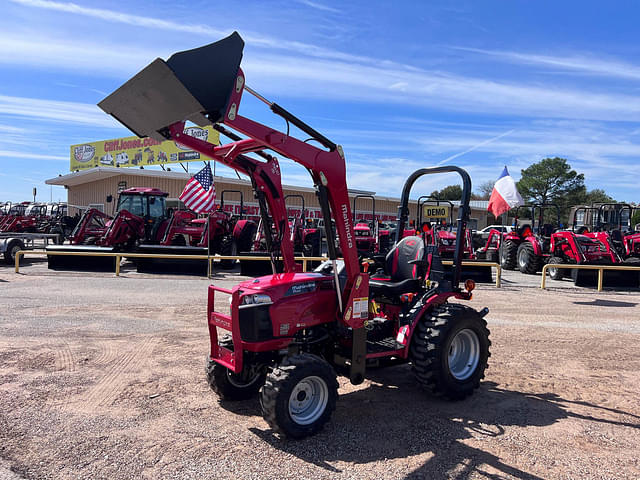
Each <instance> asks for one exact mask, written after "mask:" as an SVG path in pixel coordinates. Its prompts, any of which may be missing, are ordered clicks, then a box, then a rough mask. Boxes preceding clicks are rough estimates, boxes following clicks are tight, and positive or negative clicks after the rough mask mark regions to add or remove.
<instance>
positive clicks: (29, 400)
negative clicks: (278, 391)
mask: <svg viewBox="0 0 640 480" xmlns="http://www.w3.org/2000/svg"><path fill="white" fill-rule="evenodd" d="M22 272H23V274H20V275H16V274H14V273H13V270H12V269H10V268H8V267H0V305H2V309H0V329H1V330H0V331H2V336H1V337H0V479H2V480H4V479H5V478H6V479H15V478H21V477H26V478H110V479H120V478H123V479H124V478H127V479H128V478H225V479H226V478H229V479H231V478H243V479H252V478H256V479H264V478H283V479H285V478H291V479H293V478H295V479H301V478H313V479H347V478H358V479H362V478H376V479H387V478H389V479H396V478H409V479H419V478H424V479H432V478H456V479H462V478H464V479H467V478H469V479H476V478H483V479H484V478H486V479H498V478H525V479H537V478H545V479H574V478H575V479H591V478H593V479H601V478H611V479H613V478H616V479H619V478H629V479H637V478H640V458H639V456H638V446H639V445H640V403H639V402H638V398H640V374H639V373H638V371H639V370H640V360H639V359H638V355H637V352H638V350H639V349H640V306H639V305H638V303H639V300H640V296H639V295H638V293H637V292H622V293H616V292H604V293H600V294H598V293H595V292H593V291H588V290H584V289H575V288H573V286H572V284H571V283H570V282H561V283H558V284H556V283H554V284H553V285H554V287H553V288H551V289H550V290H547V291H541V290H540V289H539V288H536V286H537V285H538V281H539V278H538V279H537V280H535V279H534V278H533V277H524V276H521V275H520V274H515V273H512V272H508V273H507V274H506V275H505V282H504V288H502V289H495V288H494V287H491V286H480V287H479V288H478V289H477V290H476V293H475V295H474V300H473V302H472V304H473V305H474V306H475V308H478V309H479V308H481V307H483V306H485V305H486V306H488V307H489V308H490V309H491V313H490V314H489V315H488V317H487V319H488V322H489V328H490V329H491V339H492V342H493V346H492V356H491V358H490V368H489V370H488V371H487V376H486V379H485V381H484V382H483V383H482V386H481V388H480V390H479V391H478V392H477V393H476V394H475V395H473V396H472V397H471V398H469V399H467V400H465V401H462V402H454V403H451V402H446V401H444V400H441V399H438V398H434V397H431V396H429V395H427V394H425V393H423V392H422V391H420V389H419V388H418V387H417V385H416V384H415V382H414V380H413V377H412V375H411V372H410V369H409V368H408V367H407V366H400V367H393V368H390V369H385V370H377V371H371V372H370V378H369V379H368V380H367V381H365V383H363V384H362V385H359V386H357V387H354V386H352V385H350V384H349V383H348V382H347V381H345V380H344V379H341V381H340V384H341V388H340V399H339V401H338V407H337V409H336V412H335V413H334V415H333V418H332V420H331V422H330V423H329V424H328V425H327V426H326V427H325V429H324V430H323V431H322V432H321V433H320V434H319V435H317V436H315V437H313V438H309V439H305V440H302V441H287V440H283V439H281V438H279V437H278V436H276V435H274V434H273V433H272V432H271V431H270V430H269V428H268V426H267V424H266V423H265V422H264V421H263V419H262V417H261V415H260V407H259V405H258V402H257V400H252V401H244V402H238V403H229V404H227V403H223V404H221V403H219V402H218V401H217V397H216V396H215V394H214V393H213V392H211V391H210V390H209V388H208V386H207V385H206V382H205V380H204V372H203V364H204V356H205V354H206V352H207V350H208V334H207V329H206V325H205V308H206V293H205V292H206V286H207V284H208V283H209V280H207V279H206V278H197V277H195V278H194V277H185V276H168V275H142V274H136V273H134V272H132V271H130V270H129V271H128V270H127V269H125V270H124V273H123V277H122V278H114V277H113V275H112V274H95V273H94V274H82V273H72V272H56V273H54V272H49V271H47V270H46V265H45V264H44V263H41V262H37V261H36V262H32V263H30V264H28V265H27V266H25V267H24V268H23V269H22ZM521 277H522V278H521ZM240 278H242V277H239V276H238V274H237V273H232V274H227V275H220V276H218V277H216V278H214V280H213V281H214V282H215V283H216V284H219V285H221V286H227V287H228V286H230V285H232V284H234V283H236V282H237V281H238V280H239V279H240ZM222 301H223V300H222Z"/></svg>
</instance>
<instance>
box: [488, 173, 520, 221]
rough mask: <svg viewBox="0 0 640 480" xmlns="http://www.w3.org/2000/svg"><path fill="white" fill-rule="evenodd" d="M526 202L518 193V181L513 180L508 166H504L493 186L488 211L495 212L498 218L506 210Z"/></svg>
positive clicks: (494, 214)
mask: <svg viewBox="0 0 640 480" xmlns="http://www.w3.org/2000/svg"><path fill="white" fill-rule="evenodd" d="M522 204H524V200H523V199H522V197H521V196H520V194H519V193H518V189H517V188H516V182H514V181H513V178H511V175H509V171H508V170H507V167H504V170H503V171H502V174H501V175H500V178H498V181H497V182H496V184H495V185H494V186H493V192H491V198H490V199H489V208H487V210H488V211H490V212H491V213H493V216H494V217H496V218H498V217H499V216H500V215H502V214H503V213H504V212H506V211H508V210H509V209H511V208H513V207H517V206H518V205H522Z"/></svg>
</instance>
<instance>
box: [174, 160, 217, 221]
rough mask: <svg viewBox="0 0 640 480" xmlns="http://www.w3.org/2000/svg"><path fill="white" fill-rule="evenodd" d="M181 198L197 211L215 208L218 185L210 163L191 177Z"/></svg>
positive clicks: (208, 210) (186, 204)
mask: <svg viewBox="0 0 640 480" xmlns="http://www.w3.org/2000/svg"><path fill="white" fill-rule="evenodd" d="M180 200H182V201H183V202H184V204H185V206H186V207H187V208H190V209H191V210H193V211H194V212H196V213H203V212H210V211H211V210H213V206H214V204H215V202H216V186H215V185H214V184H213V175H211V167H210V166H209V164H208V163H207V164H206V165H205V167H204V168H203V169H202V170H200V171H199V172H198V173H196V174H195V175H194V176H193V177H191V180H189V182H188V183H187V185H186V186H185V187H184V190H183V191H182V193H181V194H180Z"/></svg>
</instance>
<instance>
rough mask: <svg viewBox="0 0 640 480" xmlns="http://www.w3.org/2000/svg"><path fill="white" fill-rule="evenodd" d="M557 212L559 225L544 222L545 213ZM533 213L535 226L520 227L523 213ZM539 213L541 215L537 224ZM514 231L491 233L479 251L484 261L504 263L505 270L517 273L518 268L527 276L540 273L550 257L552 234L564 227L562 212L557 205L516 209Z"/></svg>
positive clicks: (532, 222)
mask: <svg viewBox="0 0 640 480" xmlns="http://www.w3.org/2000/svg"><path fill="white" fill-rule="evenodd" d="M551 208H553V209H555V210H556V212H557V224H556V226H555V227H554V226H553V224H550V223H544V211H545V210H547V209H551ZM527 209H528V210H529V211H530V215H531V223H530V224H529V223H523V224H521V225H519V224H518V223H519V214H520V212H522V211H523V210H527ZM536 211H538V212H539V214H538V218H537V221H536V216H535V214H536ZM514 213H515V218H514V220H513V230H512V231H511V232H506V233H503V232H500V231H498V230H495V229H494V230H491V231H490V232H489V237H488V239H487V242H486V244H485V246H484V247H482V248H479V249H477V250H476V252H477V254H478V256H479V257H480V258H485V259H487V260H491V261H495V260H496V257H497V259H498V260H499V261H500V265H501V266H502V268H504V269H507V270H515V269H516V267H518V268H519V269H520V271H521V272H523V273H536V272H537V271H538V270H539V269H540V268H541V267H542V265H543V264H544V261H545V259H546V258H548V257H549V253H548V252H549V246H550V242H551V234H552V233H553V232H554V231H555V230H556V229H558V228H559V227H560V209H559V208H558V206H557V205H555V204H539V203H536V204H532V205H523V206H520V207H516V209H515V210H514Z"/></svg>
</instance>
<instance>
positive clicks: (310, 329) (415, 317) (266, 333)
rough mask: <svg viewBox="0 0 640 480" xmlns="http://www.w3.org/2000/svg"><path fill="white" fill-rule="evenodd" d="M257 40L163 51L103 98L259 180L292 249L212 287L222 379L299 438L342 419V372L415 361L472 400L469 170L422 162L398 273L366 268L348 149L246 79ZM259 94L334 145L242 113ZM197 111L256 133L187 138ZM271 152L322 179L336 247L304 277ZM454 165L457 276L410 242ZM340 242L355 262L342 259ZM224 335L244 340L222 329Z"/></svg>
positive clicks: (274, 248) (215, 383)
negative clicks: (420, 190) (458, 188)
mask: <svg viewBox="0 0 640 480" xmlns="http://www.w3.org/2000/svg"><path fill="white" fill-rule="evenodd" d="M243 47H244V42H243V41H242V39H241V38H240V36H239V35H238V34H237V33H235V32H234V33H233V34H232V35H231V36H229V37H227V38H226V39H223V40H221V41H218V42H216V43H212V44H209V45H205V46H203V47H200V48H197V49H194V50H188V51H184V52H179V53H176V54H174V55H173V56H171V57H170V58H169V59H168V60H167V61H166V62H165V61H163V60H161V59H157V60H155V61H154V62H153V63H151V64H150V65H149V66H147V67H146V68H144V69H143V70H142V71H141V72H139V73H138V74H137V75H135V76H134V77H133V78H132V79H130V80H129V81H127V82H126V83H125V84H124V85H122V86H121V87H120V88H119V89H118V90H116V91H115V92H114V93H112V94H111V95H110V96H108V97H107V98H106V99H104V100H103V101H102V102H101V103H100V104H99V106H100V107H101V108H102V109H103V110H105V111H106V112H107V113H109V114H111V115H113V116H114V118H116V119H117V120H119V121H120V122H122V123H123V124H124V125H126V126H127V127H128V128H130V129H131V130H132V131H133V132H134V133H136V134H137V135H138V136H141V137H144V136H151V137H153V138H155V139H158V140H160V139H171V140H174V141H177V142H179V143H181V144H183V145H186V146H188V147H189V148H191V149H193V150H195V151H197V152H199V153H201V154H202V155H205V156H207V157H209V158H211V159H213V160H215V161H218V162H221V163H223V164H224V165H226V166H229V167H231V168H233V169H235V170H237V171H238V172H240V173H242V174H245V175H247V176H248V177H249V178H250V179H251V182H252V185H253V188H254V191H255V194H256V196H257V199H258V202H259V204H260V207H261V208H260V214H261V217H262V219H263V224H264V225H265V227H266V228H267V229H268V230H270V227H271V225H273V230H274V232H273V237H272V236H271V235H270V233H271V232H270V231H267V232H266V235H265V238H266V242H267V248H268V250H269V253H270V254H271V256H272V259H275V258H277V257H279V256H280V255H282V271H278V270H277V269H278V265H277V264H276V262H275V261H274V262H272V268H273V270H274V273H273V274H272V275H268V276H264V277H259V278H254V279H250V280H247V281H244V282H242V283H240V284H239V285H237V286H235V287H233V288H232V289H231V290H228V289H225V288H221V287H218V286H215V285H210V286H209V290H208V306H207V324H208V326H209V335H210V342H211V351H210V353H209V355H208V357H207V363H206V372H207V379H208V382H209V385H210V386H211V388H212V389H213V390H214V391H215V392H216V393H217V394H218V395H219V396H220V398H224V399H228V400H237V399H243V398H250V397H252V396H254V395H256V394H258V392H260V398H261V407H262V411H263V416H264V418H265V420H266V421H267V423H268V424H269V425H270V426H271V428H272V429H273V430H274V431H275V432H278V433H281V434H284V435H286V436H289V437H293V438H302V437H306V436H309V435H313V434H315V433H316V432H318V431H319V430H320V429H321V428H322V427H323V425H324V424H326V423H327V422H328V421H329V419H330V417H331V414H332V412H333V410H334V409H335V406H336V401H337V397H338V382H337V378H336V375H337V374H342V375H346V376H348V377H349V379H350V380H351V382H352V383H353V384H359V383H361V382H362V381H363V380H364V378H365V375H366V372H367V368H373V367H375V366H383V365H390V364H395V363H402V362H411V364H412V366H413V369H414V371H415V374H416V379H417V381H418V382H419V383H420V384H421V385H423V386H424V387H425V388H427V389H429V390H431V391H434V392H437V393H441V394H443V395H445V396H447V397H450V398H453V399H460V398H464V397H466V396H468V395H469V394H471V393H472V392H473V391H474V390H475V389H476V388H477V387H478V385H479V383H480V380H481V379H482V378H483V376H484V372H485V369H486V367H487V359H488V357H489V345H490V342H489V331H488V330H487V328H486V321H485V320H484V316H485V315H486V314H487V312H488V310H487V309H482V310H480V311H476V310H475V309H473V308H471V307H469V306H466V305H463V304H460V303H450V302H449V300H452V299H457V300H470V299H471V290H472V289H473V284H472V282H466V290H463V289H461V288H460V287H459V283H460V275H461V271H460V261H461V259H462V249H463V246H464V238H465V230H466V224H467V221H468V218H469V211H470V210H469V200H470V195H471V179H470V178H469V175H468V174H467V172H465V171H464V170H462V169H460V168H458V167H453V166H442V167H435V168H424V169H421V170H418V171H416V172H414V173H413V174H412V175H411V176H410V177H409V178H408V179H407V182H406V183H405V185H404V188H403V191H402V199H401V205H400V207H399V209H398V229H397V232H396V243H395V245H394V246H393V248H392V249H391V250H390V251H389V253H388V255H387V262H388V264H387V270H388V272H387V273H388V275H389V277H388V278H384V279H380V280H373V279H370V277H369V274H368V273H366V272H363V271H361V265H360V262H359V258H358V251H357V248H356V245H355V235H354V230H353V221H352V219H353V216H352V213H351V211H350V210H351V209H350V204H349V196H348V189H347V183H346V164H345V156H344V152H343V150H342V148H341V147H340V146H339V145H336V144H335V143H333V142H332V141H331V140H329V139H328V138H326V137H325V136H323V135H322V134H320V133H319V132H317V131H316V130H314V129H313V128H312V127H310V126H309V125H307V124H306V123H304V122H303V121H302V120H300V119H299V118H297V117H295V116H294V115H293V114H291V113H290V112H288V111H287V110H285V109H284V108H282V107H281V106H280V105H278V104H276V103H273V102H270V101H268V100H266V99H265V98H264V97H263V96H261V95H259V94H258V93H256V92H255V91H254V90H252V89H251V88H249V87H248V86H247V85H246V82H245V76H244V73H243V72H242V69H241V68H240V60H241V58H242V50H243ZM245 92H247V93H249V94H253V95H254V96H255V97H256V98H258V99H259V100H261V101H263V102H265V103H266V104H267V105H268V106H269V108H270V109H271V111H272V112H273V113H274V114H276V115H278V116H279V117H281V118H284V119H285V120H286V121H287V124H290V125H293V126H295V127H297V128H298V129H300V130H302V131H303V132H304V133H305V134H306V135H308V136H310V137H311V138H312V139H313V140H314V141H317V142H318V143H320V145H322V147H323V148H320V147H317V146H315V145H313V144H310V143H308V142H306V141H302V140H299V139H298V138H296V136H294V135H293V134H292V133H291V132H289V131H287V133H286V134H285V133H283V132H280V131H278V130H275V129H273V128H271V127H268V126H265V125H262V124H260V123H257V122H255V121H253V120H250V119H248V118H246V117H243V116H242V115H240V113H239V110H240V103H241V100H242V95H243V93H245ZM169 99H170V100H171V101H168V100H169ZM186 119H191V120H192V121H195V122H196V123H198V124H200V125H206V124H208V123H213V124H219V123H223V124H225V125H226V126H228V127H230V128H232V129H234V130H236V131H238V132H239V133H241V134H243V135H244V136H245V137H246V138H245V139H239V140H237V141H234V142H231V143H229V144H225V145H219V146H216V145H214V144H211V143H208V142H207V141H204V140H202V139H198V138H195V137H190V136H189V135H187V134H185V133H184V129H185V120H186ZM267 151H273V152H276V153H277V154H279V155H282V156H285V157H287V158H290V159H291V160H293V161H295V162H296V163H298V164H300V165H302V166H304V167H305V168H306V169H307V170H308V172H309V173H310V175H311V178H312V179H313V183H314V185H315V188H316V192H317V196H318V201H319V204H320V208H321V211H322V215H323V218H324V226H325V230H326V237H327V248H328V253H329V260H328V261H327V262H325V263H324V264H323V265H321V266H320V267H319V268H318V269H316V271H315V272H313V273H302V272H301V267H300V265H299V264H297V263H296V262H295V260H294V249H293V242H292V241H291V237H290V235H291V232H290V227H289V222H288V215H287V209H286V204H285V201H284V195H283V193H282V182H281V174H280V166H279V162H278V160H277V159H276V158H275V157H274V156H272V155H271V154H270V153H267ZM252 154H254V155H258V156H259V157H260V159H258V158H255V157H254V156H252ZM444 172H456V173H458V174H459V175H460V176H461V178H462V181H463V198H462V202H461V206H460V213H459V218H458V226H457V232H456V235H457V241H456V246H457V248H456V252H455V254H454V262H455V263H456V268H454V269H453V271H452V272H451V274H450V275H448V276H446V275H445V274H443V273H442V271H441V269H440V265H439V257H438V254H437V249H434V248H433V247H429V246H425V245H424V242H423V240H422V238H420V237H408V238H404V239H403V238H402V234H401V232H403V229H404V226H405V224H406V222H407V217H408V213H409V209H408V203H409V194H410V191H411V187H412V185H413V183H414V182H415V181H416V180H417V179H418V178H420V177H421V176H423V175H427V174H434V173H444ZM332 219H333V220H335V228H336V230H337V232H334V231H333V227H332ZM337 237H338V238H339V242H340V250H341V251H342V255H343V257H344V260H343V261H338V259H337V249H338V246H337V245H336V238H337ZM274 238H275V239H276V240H277V243H276V242H272V240H273V239H274ZM220 294H223V295H225V296H226V295H228V296H230V302H228V301H227V299H226V298H225V300H224V301H220V300H219V299H218V296H219V295H220ZM219 329H221V330H225V331H227V332H230V335H227V336H220V337H219V336H218V330H219Z"/></svg>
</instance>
